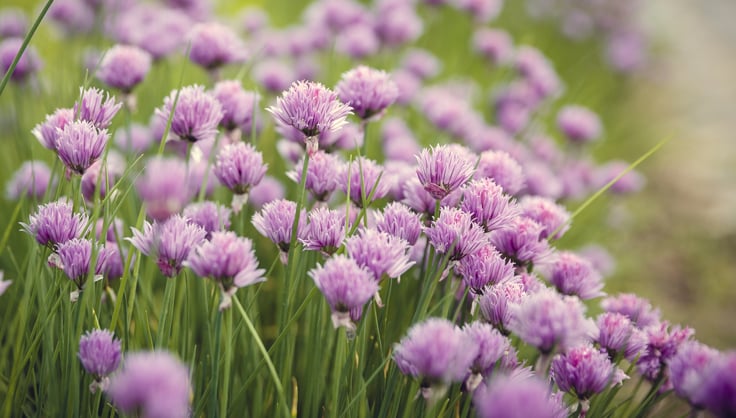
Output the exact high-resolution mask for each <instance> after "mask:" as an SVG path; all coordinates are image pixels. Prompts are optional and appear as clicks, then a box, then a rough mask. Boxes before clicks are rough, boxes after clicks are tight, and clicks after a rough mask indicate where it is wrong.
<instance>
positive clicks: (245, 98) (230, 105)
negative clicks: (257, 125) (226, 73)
mask: <svg viewBox="0 0 736 418" xmlns="http://www.w3.org/2000/svg"><path fill="white" fill-rule="evenodd" d="M212 94H214V96H215V98H216V99H217V101H218V102H220V105H222V120H221V121H220V126H222V127H223V128H225V129H228V130H232V129H236V128H239V127H242V126H245V125H247V126H251V124H252V123H253V122H254V120H253V116H254V115H253V112H254V111H255V108H256V106H257V105H258V101H259V100H260V97H259V96H258V94H256V93H254V92H250V91H246V90H243V85H242V84H241V83H240V81H237V80H223V81H219V82H218V83H217V84H215V88H214V90H213V91H212ZM246 133H247V134H249V133H250V132H246Z"/></svg>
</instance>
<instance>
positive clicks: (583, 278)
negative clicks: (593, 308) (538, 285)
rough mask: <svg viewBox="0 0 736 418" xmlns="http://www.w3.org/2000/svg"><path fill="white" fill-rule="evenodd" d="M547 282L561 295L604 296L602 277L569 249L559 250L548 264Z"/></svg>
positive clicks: (590, 297)
mask: <svg viewBox="0 0 736 418" xmlns="http://www.w3.org/2000/svg"><path fill="white" fill-rule="evenodd" d="M548 278H549V282H550V283H551V284H552V285H553V286H554V287H555V288H556V289H557V291H558V292H560V293H562V294H563V295H575V296H578V297H579V298H580V299H583V300H586V299H593V298H597V297H600V296H604V295H605V293H603V277H602V276H601V274H600V273H598V271H596V270H595V268H593V265H592V264H591V263H590V262H589V261H588V260H587V259H585V258H583V257H580V256H579V255H577V254H575V253H573V252H571V251H560V252H559V253H557V255H556V257H555V260H554V261H553V262H552V263H551V265H550V266H549V274H548Z"/></svg>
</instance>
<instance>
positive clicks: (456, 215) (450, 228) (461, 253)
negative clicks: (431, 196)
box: [424, 208, 488, 261]
mask: <svg viewBox="0 0 736 418" xmlns="http://www.w3.org/2000/svg"><path fill="white" fill-rule="evenodd" d="M424 233H425V234H426V235H427V238H428V239H429V243H430V244H432V246H433V247H434V248H435V250H436V251H437V252H438V253H440V254H444V255H449V256H450V260H451V261H458V260H461V259H463V258H464V257H466V256H468V255H470V254H472V253H474V252H475V251H477V250H478V249H480V248H481V247H483V246H484V245H486V244H487V243H488V238H487V237H486V234H485V232H484V231H483V228H481V226H480V225H478V224H476V223H475V222H473V220H472V215H470V214H469V213H467V212H463V211H462V210H460V209H456V208H443V209H441V210H440V216H439V217H438V218H437V219H436V220H434V221H433V222H432V225H431V226H430V227H426V228H425V229H424Z"/></svg>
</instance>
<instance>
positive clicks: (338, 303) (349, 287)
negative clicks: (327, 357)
mask: <svg viewBox="0 0 736 418" xmlns="http://www.w3.org/2000/svg"><path fill="white" fill-rule="evenodd" d="M309 276H310V277H311V278H312V279H313V280H314V284H316V285H317V288H319V290H320V291H321V292H322V294H323V295H324V297H325V299H327V303H328V304H329V305H330V310H331V311H332V323H333V325H334V326H335V328H337V327H338V326H345V327H347V328H348V330H349V331H350V330H354V328H355V325H354V324H353V322H352V321H357V320H358V319H360V316H361V315H360V313H362V309H363V305H365V304H366V303H367V302H368V301H369V300H370V299H371V297H372V296H373V295H374V294H375V293H376V292H377V291H378V282H376V281H375V280H374V278H373V275H372V274H371V273H370V272H369V271H368V270H367V269H366V268H364V267H361V266H359V265H358V264H357V263H356V262H355V260H353V259H350V258H348V257H346V256H344V255H336V256H334V257H331V258H329V259H328V260H327V261H326V262H325V264H324V265H323V266H320V265H318V266H317V267H316V268H314V269H312V270H311V271H310V272H309ZM355 313H357V315H355Z"/></svg>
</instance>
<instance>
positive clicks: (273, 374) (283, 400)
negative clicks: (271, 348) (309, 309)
mask: <svg viewBox="0 0 736 418" xmlns="http://www.w3.org/2000/svg"><path fill="white" fill-rule="evenodd" d="M233 305H235V307H236V308H237V309H238V312H239V313H240V316H241V317H242V318H243V322H245V326H246V327H247V328H248V331H249V332H250V333H251V334H252V335H253V340H254V341H255V343H256V347H257V348H258V351H260V352H261V355H262V356H263V360H264V361H265V362H266V365H267V366H268V371H269V372H270V374H271V380H273V384H274V386H275V387H276V394H277V395H278V397H279V402H280V403H281V407H282V408H283V410H284V416H285V417H290V408H289V404H288V403H287V402H286V396H284V388H283V387H282V386H281V379H279V375H278V373H276V368H275V367H274V366H273V362H272V361H271V357H269V355H268V351H266V347H265V346H264V345H263V341H261V337H260V336H259V335H258V331H256V329H255V327H254V326H253V322H251V320H250V318H249V317H248V314H247V313H246V312H245V309H243V305H241V304H240V300H239V299H238V298H237V297H234V298H233Z"/></svg>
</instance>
